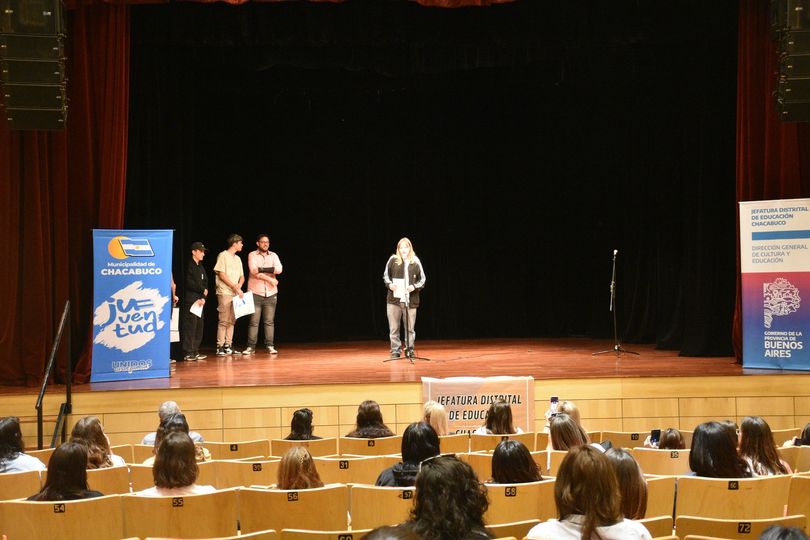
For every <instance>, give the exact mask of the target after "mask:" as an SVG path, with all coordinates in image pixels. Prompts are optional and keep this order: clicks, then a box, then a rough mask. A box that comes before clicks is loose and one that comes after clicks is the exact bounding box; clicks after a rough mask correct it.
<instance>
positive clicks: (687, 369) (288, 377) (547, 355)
mask: <svg viewBox="0 0 810 540" xmlns="http://www.w3.org/2000/svg"><path fill="white" fill-rule="evenodd" d="M417 345H418V348H417V351H416V352H417V354H418V355H419V357H420V358H424V359H427V360H419V359H417V360H415V361H414V362H413V363H411V362H410V361H409V360H408V359H406V358H400V359H399V360H394V361H389V362H386V361H385V360H387V358H388V343H387V341H385V342H384V341H360V342H336V343H307V344H282V345H280V346H279V350H280V353H279V354H278V355H272V356H271V355H269V354H267V353H265V352H263V351H262V350H260V351H259V352H258V353H257V354H255V355H251V356H242V355H232V356H227V357H217V356H215V355H214V354H213V351H204V352H205V353H206V354H208V358H206V359H205V360H203V361H198V362H178V363H177V364H176V369H174V370H173V372H172V376H171V377H170V378H169V379H142V380H134V381H127V382H108V383H93V384H84V385H77V386H74V387H73V389H74V391H75V392H86V391H97V390H104V391H106V390H124V389H165V388H211V387H242V386H268V385H303V384H355V383H386V382H399V383H402V382H419V381H420V378H421V377H423V376H427V377H455V376H478V377H488V376H496V375H512V376H518V375H531V376H532V377H534V378H535V379H572V378H573V379H579V378H605V377H620V378H624V377H662V376H687V377H688V376H695V377H705V376H723V375H728V376H736V375H746V374H760V375H761V374H783V373H785V372H784V371H778V370H744V369H743V368H742V366H741V365H739V364H737V363H736V362H735V359H734V358H733V357H701V358H694V357H681V356H678V353H677V351H661V350H655V349H654V347H653V345H636V344H622V346H623V348H624V349H626V350H629V351H634V352H638V353H639V354H638V355H635V354H629V353H622V354H621V355H620V356H618V357H617V355H616V353H615V352H614V351H613V341H600V340H591V339H491V340H474V341H469V340H467V341H464V340H443V341H421V342H418V343H417ZM604 350H608V351H610V352H608V353H606V354H599V355H594V354H593V353H595V352H599V351H604Z"/></svg>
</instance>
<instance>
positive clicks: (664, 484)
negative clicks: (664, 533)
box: [644, 476, 676, 517]
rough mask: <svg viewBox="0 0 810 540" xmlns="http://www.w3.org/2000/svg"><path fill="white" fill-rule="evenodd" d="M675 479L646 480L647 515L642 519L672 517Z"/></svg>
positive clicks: (671, 477)
mask: <svg viewBox="0 0 810 540" xmlns="http://www.w3.org/2000/svg"><path fill="white" fill-rule="evenodd" d="M675 481H676V479H675V477H674V476H659V477H657V478H647V513H646V514H645V516H644V517H648V516H649V517H656V516H673V515H674V513H673V512H674V508H675Z"/></svg>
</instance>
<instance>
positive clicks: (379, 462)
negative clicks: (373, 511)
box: [313, 456, 400, 485]
mask: <svg viewBox="0 0 810 540" xmlns="http://www.w3.org/2000/svg"><path fill="white" fill-rule="evenodd" d="M313 461H314V462H315V468H316V469H318V474H319V475H320V477H321V481H323V483H324V484H371V485H374V483H375V482H376V481H377V477H378V476H380V473H381V472H382V471H383V470H384V469H387V468H388V467H391V466H393V465H395V464H397V463H399V461H400V459H399V457H397V456H342V457H322V458H314V459H313Z"/></svg>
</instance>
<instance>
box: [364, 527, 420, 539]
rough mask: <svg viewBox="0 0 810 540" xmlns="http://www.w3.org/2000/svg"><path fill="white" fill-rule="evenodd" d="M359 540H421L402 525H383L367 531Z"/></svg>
mask: <svg viewBox="0 0 810 540" xmlns="http://www.w3.org/2000/svg"><path fill="white" fill-rule="evenodd" d="M360 540H422V539H421V538H420V537H419V536H418V535H417V534H416V533H415V532H413V531H412V530H410V529H409V528H407V527H404V526H402V525H396V526H391V525H385V526H383V527H377V528H376V529H374V530H372V531H369V532H368V533H366V535H365V536H363V537H362V538H361V539H360Z"/></svg>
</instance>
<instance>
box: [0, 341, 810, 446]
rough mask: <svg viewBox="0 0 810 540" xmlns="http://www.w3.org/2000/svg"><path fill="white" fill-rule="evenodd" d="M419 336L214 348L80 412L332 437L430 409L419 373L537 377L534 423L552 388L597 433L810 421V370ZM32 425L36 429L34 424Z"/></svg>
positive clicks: (12, 399)
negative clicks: (300, 414) (403, 349)
mask: <svg viewBox="0 0 810 540" xmlns="http://www.w3.org/2000/svg"><path fill="white" fill-rule="evenodd" d="M417 345H418V347H417V353H418V355H419V356H420V357H421V358H424V359H425V360H419V359H417V360H415V361H414V362H413V363H411V362H410V361H409V360H408V359H406V358H400V359H398V360H394V361H389V362H386V361H385V360H386V359H387V358H388V343H387V341H363V342H338V343H304V344H284V343H281V344H279V346H278V348H279V350H280V353H279V354H278V355H272V356H271V355H269V354H267V353H264V352H259V353H257V354H255V355H252V356H241V355H232V356H227V357H216V356H214V355H213V352H212V351H204V352H206V353H207V354H208V358H206V359H205V360H204V361H199V362H190V363H186V362H179V363H177V364H176V368H175V369H174V370H173V372H172V376H171V377H170V378H163V379H143V380H134V381H127V382H105V383H89V384H82V385H75V386H73V392H74V395H73V402H74V416H81V415H86V414H96V415H99V416H100V417H102V421H103V423H104V425H105V428H106V430H107V431H108V433H109V434H110V436H111V439H112V440H113V442H115V443H128V442H137V439H138V438H139V437H140V435H141V434H142V433H143V432H145V431H150V430H153V429H154V425H153V424H154V423H155V418H156V415H155V410H156V408H157V405H158V404H159V403H160V402H161V401H163V400H165V399H175V400H177V401H178V402H179V403H180V404H181V407H182V408H183V410H184V412H186V413H187V416H188V417H189V420H190V423H191V425H192V428H193V429H196V430H197V431H200V432H201V433H203V434H204V436H206V437H208V438H209V439H210V440H249V439H252V438H264V437H271V438H272V437H278V436H283V435H284V434H286V433H285V430H287V427H288V426H289V418H290V415H291V414H292V411H293V410H295V408H298V407H301V406H309V407H312V408H313V409H314V410H315V416H316V423H317V424H318V426H319V427H318V432H319V433H320V434H321V435H323V436H333V435H341V434H345V433H346V432H348V431H349V430H350V428H351V424H352V422H353V420H354V413H355V412H356V408H357V404H358V403H359V402H360V401H363V400H364V399H375V400H376V401H378V402H379V403H380V404H381V406H382V409H383V414H384V416H385V419H386V422H387V423H389V425H391V427H392V428H395V429H396V431H398V432H401V431H402V429H404V427H405V426H406V425H407V424H408V423H410V422H412V421H414V420H416V419H418V418H419V417H420V412H421V404H422V395H421V377H455V376H479V377H488V376H497V375H513V376H525V375H530V376H532V377H533V378H534V379H535V387H534V391H535V409H536V420H535V423H536V424H537V423H539V422H542V411H544V410H545V408H546V400H547V399H548V396H549V395H552V394H553V395H558V396H560V399H570V400H574V401H575V402H576V403H577V405H578V406H579V407H580V409H581V411H582V415H583V423H584V424H585V425H586V426H587V427H588V429H591V430H609V429H610V430H616V431H630V430H642V429H648V426H653V427H655V426H658V425H662V426H665V427H668V426H674V427H680V428H682V429H692V427H694V425H696V424H697V423H699V422H701V421H704V420H705V419H709V418H735V419H739V418H741V417H742V416H745V415H749V414H760V415H763V416H766V418H767V419H768V421H769V422H770V423H771V425H772V427H774V428H775V429H776V428H784V427H793V426H795V425H804V424H805V423H807V422H810V384H808V383H810V374H805V373H803V372H785V371H773V370H746V369H743V368H742V366H741V365H739V364H737V363H736V362H735V359H734V358H733V357H713V358H694V357H681V356H678V354H677V352H675V351H661V350H655V348H654V347H653V346H652V345H638V344H628V343H625V344H623V347H624V348H625V349H627V350H629V351H634V352H638V353H639V354H638V355H635V354H629V353H626V352H625V353H622V354H621V355H619V356H617V355H616V354H615V352H614V351H613V350H612V349H613V341H612V340H610V341H607V340H604V341H601V340H590V339H491V340H474V341H460V340H459V341H454V340H441V341H419V342H418V343H417ZM605 350H607V351H609V352H607V353H605V354H598V355H594V354H593V353H595V352H600V351H605ZM36 391H37V389H30V388H11V387H6V388H2V389H0V392H2V395H0V406H2V408H3V410H5V411H8V412H6V413H4V414H17V415H18V416H21V417H25V418H26V419H27V420H28V422H27V423H29V424H30V421H31V420H32V419H33V418H35V412H34V409H33V406H34V401H35V398H36ZM60 393H61V394H62V396H60V395H59V394H60ZM63 395H64V387H60V386H53V387H52V388H50V389H49V391H48V395H47V398H46V414H47V415H48V420H49V421H51V423H52V420H53V415H55V414H56V412H57V411H58V405H59V402H61V400H62V397H63ZM70 425H72V423H70ZM46 429H47V424H46ZM26 431H27V432H28V433H31V432H32V426H30V425H28V426H27V429H26ZM35 432H36V431H35V428H33V433H35Z"/></svg>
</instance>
